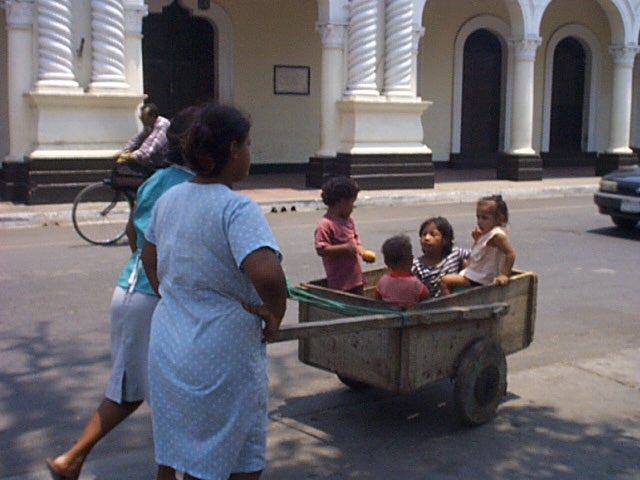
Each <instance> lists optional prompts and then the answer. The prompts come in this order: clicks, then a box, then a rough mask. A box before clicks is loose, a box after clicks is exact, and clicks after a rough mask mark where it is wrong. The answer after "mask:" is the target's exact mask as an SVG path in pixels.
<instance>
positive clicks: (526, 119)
mask: <svg viewBox="0 0 640 480" xmlns="http://www.w3.org/2000/svg"><path fill="white" fill-rule="evenodd" d="M510 43H511V45H512V46H513V47H514V66H513V97H512V106H513V108H512V115H511V135H510V138H511V145H510V148H509V152H508V153H509V154H511V155H535V154H536V152H535V151H534V150H533V148H532V146H533V141H532V140H533V138H532V137H533V79H534V62H535V58H536V49H537V48H538V46H539V45H540V43H541V40H540V38H538V37H534V38H520V39H511V40H510Z"/></svg>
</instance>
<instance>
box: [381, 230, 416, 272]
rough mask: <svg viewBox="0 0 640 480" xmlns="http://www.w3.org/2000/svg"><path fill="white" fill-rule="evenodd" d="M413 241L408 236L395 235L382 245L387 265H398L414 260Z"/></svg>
mask: <svg viewBox="0 0 640 480" xmlns="http://www.w3.org/2000/svg"><path fill="white" fill-rule="evenodd" d="M412 250H413V247H412V246H411V239H409V237H407V236H406V235H395V236H393V237H391V238H388V239H387V240H385V242H384V243H383V244H382V255H384V261H385V263H389V264H391V265H398V264H399V263H401V262H402V261H404V260H410V259H411V258H413V251H412Z"/></svg>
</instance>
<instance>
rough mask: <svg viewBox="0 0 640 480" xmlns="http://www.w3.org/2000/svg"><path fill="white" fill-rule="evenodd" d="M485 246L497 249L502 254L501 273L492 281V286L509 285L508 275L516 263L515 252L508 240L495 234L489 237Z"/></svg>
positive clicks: (504, 236)
mask: <svg viewBox="0 0 640 480" xmlns="http://www.w3.org/2000/svg"><path fill="white" fill-rule="evenodd" d="M487 245H490V246H492V247H495V248H497V249H498V250H500V251H501V252H502V253H503V254H504V260H503V262H502V265H501V267H500V269H501V272H500V275H498V276H497V277H496V278H495V279H494V280H493V283H494V285H506V284H507V283H509V275H511V269H512V268H513V264H514V263H515V261H516V251H515V250H514V248H513V246H512V245H511V242H509V238H508V237H507V236H506V235H503V234H497V235H494V236H493V237H491V239H490V240H489V241H488V242H487Z"/></svg>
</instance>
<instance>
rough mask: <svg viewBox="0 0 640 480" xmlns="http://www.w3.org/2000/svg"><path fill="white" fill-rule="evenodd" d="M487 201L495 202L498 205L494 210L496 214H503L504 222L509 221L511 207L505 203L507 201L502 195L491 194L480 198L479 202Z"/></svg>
mask: <svg viewBox="0 0 640 480" xmlns="http://www.w3.org/2000/svg"><path fill="white" fill-rule="evenodd" d="M487 202H494V203H495V205H496V208H495V211H494V213H495V215H496V216H500V215H502V218H504V222H503V223H509V209H508V208H507V204H506V203H505V201H504V200H503V199H502V195H489V196H487V197H482V198H481V199H480V200H478V204H481V203H487Z"/></svg>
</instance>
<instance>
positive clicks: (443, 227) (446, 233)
mask: <svg viewBox="0 0 640 480" xmlns="http://www.w3.org/2000/svg"><path fill="white" fill-rule="evenodd" d="M432 223H433V224H434V225H435V226H436V228H437V229H438V231H439V232H440V234H441V235H442V256H443V257H446V256H447V255H449V254H450V253H451V250H452V249H453V227H452V226H451V224H450V223H449V220H447V219H446V218H444V217H431V218H427V219H426V220H425V221H424V222H422V225H420V230H418V235H419V236H420V238H422V232H423V231H424V229H425V228H426V227H427V225H430V224H432Z"/></svg>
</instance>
